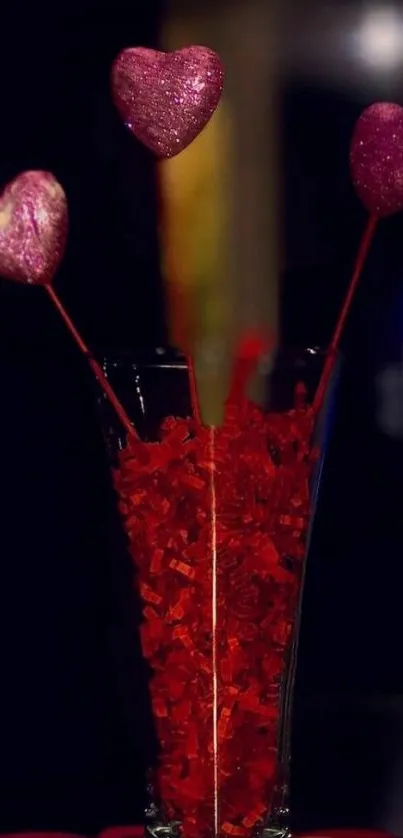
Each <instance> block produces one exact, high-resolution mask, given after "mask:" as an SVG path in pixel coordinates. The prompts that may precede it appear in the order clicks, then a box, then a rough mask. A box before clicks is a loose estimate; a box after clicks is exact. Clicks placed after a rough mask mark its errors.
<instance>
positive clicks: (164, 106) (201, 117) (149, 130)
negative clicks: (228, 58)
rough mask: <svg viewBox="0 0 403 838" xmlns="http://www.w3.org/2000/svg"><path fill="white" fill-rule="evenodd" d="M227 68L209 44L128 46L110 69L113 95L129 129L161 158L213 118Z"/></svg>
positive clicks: (179, 147)
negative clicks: (170, 47)
mask: <svg viewBox="0 0 403 838" xmlns="http://www.w3.org/2000/svg"><path fill="white" fill-rule="evenodd" d="M223 83H224V70H223V66H222V64H221V61H220V59H219V57H218V55H217V54H216V53H215V52H213V50H211V49H208V48H207V47H199V46H191V47H186V48H185V49H180V50H177V51H176V52H170V53H166V52H157V51H156V50H152V49H145V48H143V47H139V48H137V47H136V48H132V49H125V50H123V51H122V52H121V53H120V54H119V55H118V57H117V59H116V61H115V62H114V64H113V68H112V95H113V99H114V102H115V105H116V107H117V109H118V111H119V113H120V115H121V117H122V119H123V121H124V123H125V125H127V127H128V128H130V130H131V131H132V132H133V134H134V135H135V136H136V137H137V139H139V140H140V141H141V142H142V143H144V145H146V146H148V148H150V149H151V151H153V152H154V154H156V155H157V157H174V156H175V155H176V154H179V152H180V151H183V149H184V148H186V146H188V145H189V144H190V143H191V142H192V141H193V140H194V139H195V138H196V137H197V135H198V134H200V132H201V131H202V130H203V128H204V127H205V125H207V122H208V121H209V119H210V118H211V117H212V115H213V113H214V111H215V109H216V107H217V105H218V103H219V101H220V97H221V93H222V90H223Z"/></svg>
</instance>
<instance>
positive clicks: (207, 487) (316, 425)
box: [101, 349, 336, 838]
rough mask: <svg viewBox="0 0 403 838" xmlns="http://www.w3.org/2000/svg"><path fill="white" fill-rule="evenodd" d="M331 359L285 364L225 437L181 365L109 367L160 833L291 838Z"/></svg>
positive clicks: (312, 355) (124, 362)
mask: <svg viewBox="0 0 403 838" xmlns="http://www.w3.org/2000/svg"><path fill="white" fill-rule="evenodd" d="M325 359H326V355H325V354H324V353H322V352H320V351H318V350H313V349H309V350H308V349H307V350H303V351H299V352H291V353H288V352H279V354H278V356H277V359H276V361H275V362H274V364H273V366H272V368H271V370H270V371H269V372H266V373H265V384H266V386H265V392H266V394H267V395H266V400H265V405H264V408H261V407H258V406H257V405H254V404H253V403H251V402H249V401H247V400H246V399H243V400H242V402H241V403H237V404H231V403H230V404H228V405H227V409H226V416H225V421H224V424H223V426H222V427H220V428H212V427H210V428H205V427H202V426H201V425H200V424H198V423H197V421H196V420H195V418H194V417H193V416H192V410H191V393H190V387H189V376H188V370H187V366H186V362H185V360H184V358H183V357H182V356H180V355H179V354H178V353H176V352H174V351H171V350H158V352H157V353H153V354H151V355H149V356H144V357H137V358H133V357H120V358H110V359H107V360H105V362H104V371H105V373H106V375H107V376H108V379H109V381H110V384H111V385H112V386H113V388H114V390H115V392H116V394H117V396H118V397H119V399H120V400H121V402H122V404H123V406H124V408H125V409H126V411H127V412H128V414H129V416H130V419H131V420H132V422H133V425H134V427H135V429H136V431H137V434H138V437H139V439H138V440H132V439H131V438H130V439H128V438H127V433H126V431H125V429H124V428H123V427H122V426H121V424H120V422H119V420H118V418H117V416H116V415H115V413H114V412H113V409H112V408H111V407H110V405H109V403H108V402H107V401H106V399H104V398H102V400H101V407H102V419H103V428H104V434H105V439H106V443H107V446H108V450H109V453H110V457H111V464H112V468H113V475H114V484H115V488H116V492H117V496H118V503H119V508H120V512H121V516H122V522H123V526H124V528H125V531H126V535H127V539H128V547H129V550H130V555H131V558H132V561H133V567H134V571H135V573H134V577H133V578H134V580H135V584H136V585H137V586H138V587H139V591H140V595H141V598H142V602H143V616H144V622H143V624H142V627H141V638H142V647H143V653H144V656H145V658H146V659H147V661H148V662H149V664H150V667H151V673H152V675H151V680H150V692H151V702H152V709H153V717H154V722H155V727H156V732H157V738H158V743H159V757H158V761H157V764H156V765H154V766H150V769H151V774H150V777H151V778H152V779H151V783H150V806H149V809H148V811H147V813H146V828H147V830H148V832H149V833H151V834H152V835H155V836H173V835H176V834H183V835H184V838H218V836H220V838H231V836H235V838H248V836H250V835H252V834H254V835H256V834H259V833H261V834H263V835H264V836H266V838H268V836H273V838H274V836H286V835H287V833H288V829H289V824H288V786H289V763H290V730H291V710H292V695H293V684H294V675H295V661H296V650H297V642H298V632H299V622H300V606H301V596H302V588H303V580H304V569H305V559H306V554H307V545H308V540H309V532H310V527H311V524H312V518H313V515H314V510H315V506H316V500H317V490H318V485H319V479H320V472H321V464H322V462H323V453H324V448H325V441H326V437H327V429H328V422H327V420H326V415H328V414H329V411H330V408H331V402H332V399H331V398H330V391H331V389H332V387H329V388H328V392H327V396H326V399H325V400H324V407H323V408H322V410H321V414H320V416H319V417H318V416H314V413H313V410H312V408H311V406H310V404H311V401H312V398H313V395H314V393H315V391H316V387H317V385H318V381H319V379H320V375H321V372H322V370H323V366H324V361H325ZM335 368H336V367H335ZM262 375H263V373H262ZM333 383H334V375H333V377H332V380H331V385H332V384H333Z"/></svg>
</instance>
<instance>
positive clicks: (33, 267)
mask: <svg viewBox="0 0 403 838" xmlns="http://www.w3.org/2000/svg"><path fill="white" fill-rule="evenodd" d="M67 228H68V208H67V200H66V196H65V194H64V192H63V189H62V187H61V186H60V184H59V183H58V182H57V180H56V179H55V178H54V177H53V175H52V174H50V173H49V172H23V174H21V175H19V176H18V177H16V178H15V180H13V181H11V183H9V184H8V185H7V186H6V188H5V189H4V192H3V194H2V196H1V198H0V276H3V277H6V278H7V279H14V280H16V281H17V282H25V283H27V284H29V285H49V284H50V283H51V282H52V279H53V277H54V275H55V273H56V271H57V268H58V267H59V264H60V262H61V260H62V258H63V255H64V250H65V246H66V240H67Z"/></svg>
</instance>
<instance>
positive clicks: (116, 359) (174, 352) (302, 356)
mask: <svg viewBox="0 0 403 838" xmlns="http://www.w3.org/2000/svg"><path fill="white" fill-rule="evenodd" d="M330 354H334V355H335V357H336V359H338V358H339V357H340V352H339V351H336V352H333V353H331V351H330V350H329V349H326V348H325V347H320V346H303V347H297V346H295V347H287V346H282V345H280V346H279V347H278V348H277V350H276V353H275V359H276V361H277V363H278V362H279V363H280V364H281V363H284V364H285V365H287V364H292V363H294V362H297V361H300V362H302V363H304V362H307V363H309V362H311V361H313V360H314V359H317V360H321V361H323V359H324V358H326V357H327V356H328V355H330ZM99 357H100V359H101V362H102V364H103V366H104V367H110V366H113V367H127V366H129V367H130V366H133V365H134V366H141V367H171V368H172V367H174V366H178V367H185V366H186V355H185V354H184V353H183V352H181V351H180V350H179V349H175V348H174V347H169V346H167V347H164V346H158V347H155V348H147V349H141V348H140V349H130V350H120V351H117V352H114V351H111V352H107V353H105V352H104V353H102V352H101V353H100V355H99ZM218 359H219V355H218V353H217V360H218ZM211 360H214V359H213V358H212V359H211Z"/></svg>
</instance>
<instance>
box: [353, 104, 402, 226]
mask: <svg viewBox="0 0 403 838" xmlns="http://www.w3.org/2000/svg"><path fill="white" fill-rule="evenodd" d="M350 169H351V175H352V179H353V183H354V187H355V189H356V192H357V194H358V197H359V198H360V199H361V201H362V203H363V204H364V206H365V207H366V208H367V210H368V211H369V212H370V213H371V214H373V215H377V216H387V215H393V213H395V212H399V211H400V210H401V209H403V108H402V107H400V105H394V104H392V103H391V102H377V103H376V104H375V105H371V106H370V107H369V108H367V109H366V110H365V111H364V112H363V113H362V114H361V116H360V118H359V120H358V122H357V124H356V126H355V129H354V133H353V138H352V142H351V151H350Z"/></svg>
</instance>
